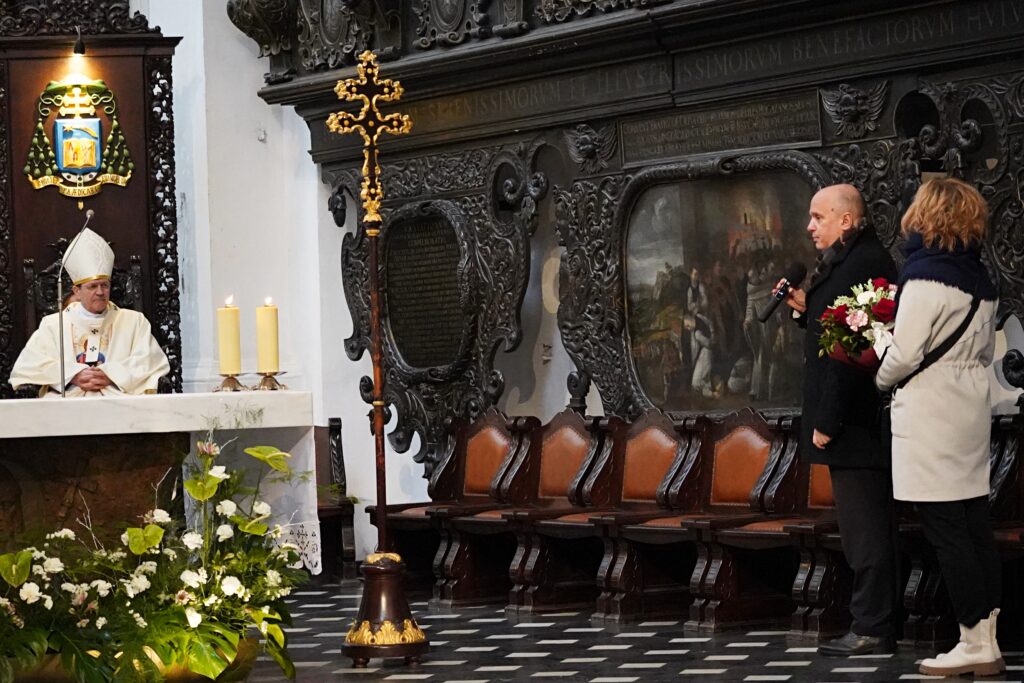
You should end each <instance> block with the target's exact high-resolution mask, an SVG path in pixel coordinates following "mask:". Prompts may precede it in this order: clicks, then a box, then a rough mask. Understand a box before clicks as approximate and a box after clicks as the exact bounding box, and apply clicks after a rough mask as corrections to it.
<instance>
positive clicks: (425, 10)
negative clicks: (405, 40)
mask: <svg viewBox="0 0 1024 683" xmlns="http://www.w3.org/2000/svg"><path fill="white" fill-rule="evenodd" d="M490 4H491V0H416V1H415V2H414V4H413V6H412V11H413V14H415V15H416V20H417V25H416V35H417V39H416V47H418V48H420V49H421V50H428V49H430V48H432V47H435V46H437V45H443V46H451V45H459V44H460V43H464V42H466V41H467V40H469V39H471V38H472V39H480V38H487V37H489V36H490V35H491V26H490V17H489V16H488V15H487V8H488V6H489V5H490Z"/></svg>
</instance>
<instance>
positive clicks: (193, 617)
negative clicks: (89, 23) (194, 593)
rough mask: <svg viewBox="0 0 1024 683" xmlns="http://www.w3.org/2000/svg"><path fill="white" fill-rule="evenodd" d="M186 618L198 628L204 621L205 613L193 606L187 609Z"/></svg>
mask: <svg viewBox="0 0 1024 683" xmlns="http://www.w3.org/2000/svg"><path fill="white" fill-rule="evenodd" d="M185 618H186V619H188V625H189V626H190V627H192V628H196V627H197V626H199V624H200V622H202V621H203V615H202V614H200V613H199V612H197V611H195V610H194V609H192V608H191V607H189V608H187V609H186V610H185Z"/></svg>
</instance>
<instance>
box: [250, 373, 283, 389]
mask: <svg viewBox="0 0 1024 683" xmlns="http://www.w3.org/2000/svg"><path fill="white" fill-rule="evenodd" d="M258 374H259V375H260V376H261V377H262V379H260V381H259V382H257V383H256V386H254V387H253V391H282V390H284V389H287V388H288V387H286V386H285V385H283V384H281V383H280V382H278V381H277V377H276V376H277V375H280V374H283V373H280V372H261V373H258Z"/></svg>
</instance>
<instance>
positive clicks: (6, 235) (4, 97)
mask: <svg viewBox="0 0 1024 683" xmlns="http://www.w3.org/2000/svg"><path fill="white" fill-rule="evenodd" d="M7 79H8V71H7V61H6V60H0V113H6V112H7V107H8V106H9V104H8V83H7ZM8 139H9V138H8V130H7V116H6V115H0V265H3V266H4V267H0V377H3V378H7V377H10V375H11V368H13V367H14V360H15V353H14V352H15V349H14V344H13V342H12V335H13V332H14V283H13V282H12V280H11V271H10V270H9V269H8V268H7V267H6V265H7V264H10V263H12V262H13V261H14V257H13V254H14V239H13V235H12V233H11V208H10V204H9V203H8V202H9V200H8V198H9V197H10V196H11V177H10V175H9V174H8V172H7V169H8V166H9V163H8V160H9V159H10V154H11V150H10V147H9V145H8ZM13 395H14V394H13V389H12V388H11V385H10V384H8V383H7V382H6V381H4V382H2V383H0V398H11V397H12V396H13Z"/></svg>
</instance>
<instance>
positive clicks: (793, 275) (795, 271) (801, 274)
mask: <svg viewBox="0 0 1024 683" xmlns="http://www.w3.org/2000/svg"><path fill="white" fill-rule="evenodd" d="M782 277H784V278H786V281H787V282H789V286H790V287H799V286H800V283H801V282H803V281H804V278H805V277H807V266H805V265H804V264H802V263H791V264H789V268H787V269H786V273H785V275H783V276H782Z"/></svg>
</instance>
